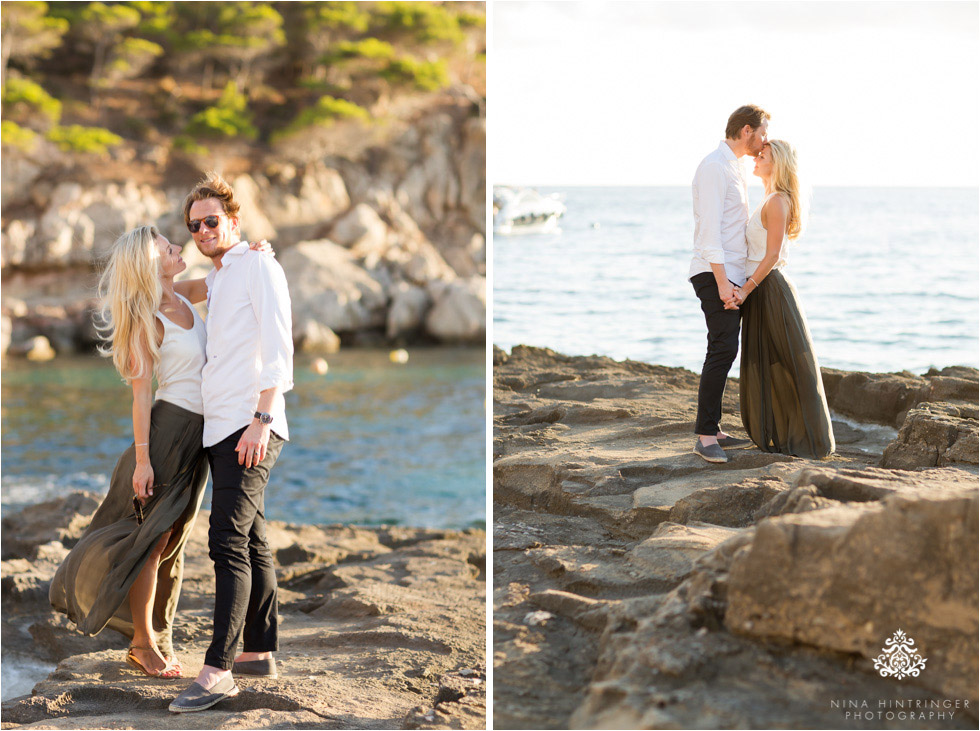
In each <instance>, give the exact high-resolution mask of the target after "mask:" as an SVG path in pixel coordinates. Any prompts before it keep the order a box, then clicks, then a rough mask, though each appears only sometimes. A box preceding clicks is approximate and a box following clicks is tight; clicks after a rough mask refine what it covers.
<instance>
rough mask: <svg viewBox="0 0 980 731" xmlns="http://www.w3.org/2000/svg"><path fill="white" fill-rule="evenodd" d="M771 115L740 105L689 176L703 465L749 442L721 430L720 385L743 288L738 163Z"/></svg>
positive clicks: (744, 193) (744, 200) (698, 449)
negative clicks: (738, 290) (701, 336)
mask: <svg viewBox="0 0 980 731" xmlns="http://www.w3.org/2000/svg"><path fill="white" fill-rule="evenodd" d="M768 127H769V113H768V112H766V111H765V110H763V109H761V108H759V107H757V106H755V105H748V106H744V107H739V108H738V109H736V110H735V111H734V112H733V113H732V115H731V116H730V117H729V118H728V124H727V125H726V127H725V139H724V140H723V141H722V142H721V144H719V145H718V148H717V149H716V150H714V151H713V152H711V153H710V154H709V155H708V156H707V157H706V158H704V160H702V161H701V164H700V165H699V166H698V169H697V172H695V174H694V183H693V186H692V188H693V193H694V257H693V258H692V259H691V269H690V272H689V274H688V279H689V280H690V281H691V284H692V285H693V286H694V291H695V293H696V294H697V296H698V299H700V300H701V311H702V312H704V319H705V323H706V324H707V326H708V352H707V355H705V358H704V366H703V367H702V368H701V383H700V386H699V387H698V415H697V422H696V424H695V427H694V433H695V434H697V435H698V440H697V442H696V443H695V445H694V452H695V454H699V455H701V457H703V458H704V459H706V460H707V461H708V462H727V461H728V457H726V456H725V451H724V449H722V447H739V446H744V445H747V444H749V443H750V442H749V441H748V440H746V439H735V438H734V437H730V436H728V435H727V434H725V433H724V432H723V431H722V430H721V425H720V422H721V401H722V397H723V396H724V394H725V381H726V380H727V378H728V371H729V370H730V369H731V367H732V363H733V362H734V360H735V356H736V355H737V354H738V331H739V323H740V317H741V312H740V311H739V310H738V308H737V306H736V305H737V303H738V302H737V299H736V298H735V287H736V286H737V287H741V286H742V285H743V284H745V274H746V273H745V258H746V244H745V225H746V224H747V223H748V220H749V195H748V183H747V182H746V179H745V173H744V171H743V170H742V166H741V163H740V162H739V158H741V157H742V156H743V155H758V154H759V153H760V152H761V151H762V148H763V146H764V145H765V143H766V134H767V131H768Z"/></svg>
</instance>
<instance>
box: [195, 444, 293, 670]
mask: <svg viewBox="0 0 980 731" xmlns="http://www.w3.org/2000/svg"><path fill="white" fill-rule="evenodd" d="M244 431H245V428H242V429H239V430H238V431H236V432H235V433H234V434H232V435H231V436H230V437H228V438H227V439H224V440H223V441H220V442H218V443H217V444H215V445H214V446H211V447H208V449H207V452H208V462H209V463H210V465H211V480H212V498H211V530H210V532H209V533H208V548H209V552H210V556H211V560H212V561H214V579H215V581H214V633H213V635H212V637H211V646H210V647H209V648H208V651H207V654H206V655H205V656H204V663H205V664H206V665H211V666H212V667H216V668H222V669H223V670H230V669H231V666H232V665H233V664H234V661H235V655H236V654H237V653H236V650H237V649H238V643H239V642H241V641H242V640H243V639H244V650H245V652H273V651H275V650H278V649H279V614H278V600H277V591H276V590H277V586H276V569H275V565H274V564H273V561H272V551H270V550H269V544H268V542H267V541H266V537H265V486H266V484H267V483H268V482H269V473H270V472H271V471H272V467H273V465H275V463H276V460H277V459H278V458H279V453H280V452H281V451H282V445H283V440H282V438H281V437H279V435H277V434H275V433H273V434H271V435H270V436H269V445H268V448H267V450H266V454H265V459H263V460H262V461H261V462H259V464H257V465H255V466H254V467H251V468H249V469H245V465H240V464H238V452H236V451H235V446H236V445H237V444H238V440H239V439H240V438H241V436H242V433H243V432H244Z"/></svg>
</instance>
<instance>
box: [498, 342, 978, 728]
mask: <svg viewBox="0 0 980 731" xmlns="http://www.w3.org/2000/svg"><path fill="white" fill-rule="evenodd" d="M823 376H824V383H825V386H826V391H827V395H828V400H829V402H830V407H831V410H832V412H833V414H834V431H835V435H836V438H837V445H838V446H837V452H836V454H834V455H833V456H832V457H830V458H829V459H827V460H821V461H813V460H806V459H800V458H796V457H790V456H784V455H778V454H768V453H764V452H761V451H760V450H758V449H756V448H754V447H753V448H747V449H739V450H729V457H730V461H729V462H728V463H727V464H725V465H708V464H707V463H705V462H703V461H702V460H701V459H700V458H699V457H697V456H696V455H694V454H692V452H691V448H692V446H693V439H694V437H693V436H692V424H693V422H694V416H695V410H696V402H697V387H698V376H697V374H694V373H692V372H690V371H687V370H684V369H681V368H668V367H663V366H655V365H648V364H645V363H638V362H631V361H625V362H616V361H613V360H611V359H609V358H605V357H597V356H592V357H568V356H563V355H560V354H558V353H555V352H553V351H550V350H546V349H538V348H530V347H524V346H518V347H515V348H514V349H513V351H512V352H511V353H510V354H507V353H505V352H504V351H502V350H500V349H497V348H495V349H494V450H493V487H494V524H493V548H494V560H493V572H494V574H493V585H494V595H493V606H494V612H493V615H494V623H493V624H494V626H493V651H494V721H493V723H494V727H495V728H501V729H505V728H618V729H624V728H976V725H977V718H978V712H977V702H978V698H977V685H978V668H977V654H978V653H977V637H978V621H977V617H978V601H977V590H978V586H977V574H978V557H977V546H978V490H977V484H978V478H977V475H978V469H977V462H978V440H977V433H978V431H977V426H978V422H977V417H978V413H977V411H978V410H977V400H978V372H977V370H975V369H970V368H947V369H944V370H942V371H930V372H929V373H928V374H926V375H925V376H915V375H913V374H911V373H894V374H869V373H849V372H843V371H834V370H829V369H825V370H824V372H823ZM724 413H725V421H724V423H723V427H724V428H726V429H728V430H729V431H730V432H731V433H734V434H735V435H737V436H741V437H744V436H745V433H744V431H743V430H742V429H741V425H740V421H739V416H738V382H737V380H734V379H732V380H730V381H729V384H728V388H727V389H726V393H725V401H724ZM899 631H901V632H902V633H904V640H911V641H912V642H913V643H914V646H915V653H912V652H911V650H909V653H910V654H911V655H915V654H917V655H919V656H920V657H922V658H924V668H921V669H920V670H918V671H917V674H915V675H912V676H910V675H906V676H905V677H903V678H898V677H885V676H883V675H881V674H880V672H879V671H878V669H877V668H876V661H877V662H878V663H879V666H880V664H881V663H882V662H886V663H887V662H888V661H889V660H890V659H891V654H892V652H891V651H892V649H893V646H892V645H888V644H887V643H889V642H890V641H892V640H895V639H897V640H898V645H896V646H895V647H900V646H902V642H903V636H897V633H898V632H899ZM906 647H907V645H906ZM909 664H910V665H914V664H915V658H914V657H912V661H911V662H910V663H909ZM894 666H895V667H900V666H901V663H897V662H896V663H894ZM886 667H892V666H891V665H887V664H886ZM889 714H890V715H889ZM910 714H915V715H910ZM938 714H945V715H938Z"/></svg>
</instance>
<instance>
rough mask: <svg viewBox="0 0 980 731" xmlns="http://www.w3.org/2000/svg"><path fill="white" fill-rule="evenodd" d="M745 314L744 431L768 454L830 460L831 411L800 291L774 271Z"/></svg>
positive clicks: (741, 393) (746, 305)
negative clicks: (797, 291)
mask: <svg viewBox="0 0 980 731" xmlns="http://www.w3.org/2000/svg"><path fill="white" fill-rule="evenodd" d="M741 309H742V360H741V366H740V375H739V400H740V408H741V411H742V424H743V425H744V426H745V431H747V432H748V433H749V437H750V438H751V439H752V441H753V442H755V445H756V446H757V447H758V448H759V449H761V450H762V451H763V452H779V453H782V454H793V455H796V456H798V457H809V458H811V459H822V458H824V457H826V456H828V455H829V454H831V453H832V452H833V451H834V449H835V444H834V432H833V429H832V428H831V423H830V410H829V409H828V408H827V397H826V395H825V393H824V388H823V378H822V376H821V375H820V367H819V365H818V363H817V356H816V354H815V353H814V351H813V341H812V339H811V338H810V330H809V328H808V327H807V323H806V317H804V315H803V310H802V308H801V307H800V302H799V297H798V296H797V294H796V287H794V286H793V283H792V282H791V281H790V280H789V279H788V278H787V277H786V276H785V275H784V274H783V273H782V272H781V271H779V270H778V269H774V270H772V271H771V272H770V273H769V275H768V276H767V277H766V278H765V279H763V280H762V283H761V284H760V285H759V288H758V289H757V290H756V291H754V292H752V294H750V295H749V296H748V298H747V299H746V300H745V302H744V303H743V304H742V307H741Z"/></svg>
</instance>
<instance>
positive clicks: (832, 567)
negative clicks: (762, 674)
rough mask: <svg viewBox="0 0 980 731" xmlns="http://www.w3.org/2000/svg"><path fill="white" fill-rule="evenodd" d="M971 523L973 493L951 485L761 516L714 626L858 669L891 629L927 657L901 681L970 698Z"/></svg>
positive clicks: (973, 632)
mask: <svg viewBox="0 0 980 731" xmlns="http://www.w3.org/2000/svg"><path fill="white" fill-rule="evenodd" d="M977 519H978V505H977V490H976V487H975V486H973V485H962V484H955V483H954V484H939V485H937V486H936V487H934V488H931V489H930V488H928V487H922V488H921V489H920V490H919V491H918V494H911V493H909V492H907V491H906V492H900V493H896V494H893V495H891V496H889V497H887V498H885V499H884V500H882V501H881V502H875V503H857V504H849V505H841V506H839V507H832V508H828V509H824V510H814V511H810V512H806V513H802V514H792V515H783V516H780V517H777V518H769V519H766V520H763V521H762V522H761V523H759V525H758V526H757V527H756V528H755V534H754V537H753V539H752V541H751V542H750V543H749V544H748V545H747V546H745V547H743V548H741V549H740V550H739V551H738V552H737V553H736V554H735V555H734V557H733V559H732V564H731V569H730V573H729V579H728V609H727V612H726V614H725V624H726V625H727V627H728V628H729V629H730V630H731V631H732V632H735V633H738V634H742V635H748V636H751V637H754V638H759V639H765V640H782V641H791V642H798V643H804V644H807V645H811V646H814V647H818V648H821V649H824V650H831V651H836V652H843V653H850V654H857V655H860V656H862V657H864V658H866V660H867V661H868V662H869V663H873V662H874V661H875V660H876V659H877V658H879V657H880V656H881V655H882V654H883V653H884V652H885V648H886V643H887V642H888V640H889V639H891V638H892V637H893V635H894V634H895V633H896V632H897V631H899V630H901V631H903V632H904V633H905V634H906V635H907V636H908V637H910V638H912V639H913V640H914V641H915V643H917V646H918V650H919V652H920V654H921V655H922V656H923V657H925V658H927V667H926V670H925V672H923V673H921V675H920V676H919V677H918V678H915V679H914V681H913V682H916V683H919V684H921V685H923V686H925V687H927V688H931V689H933V690H936V691H939V692H942V693H945V694H948V695H949V696H951V697H960V698H969V699H972V701H973V702H974V703H975V702H976V699H977V630H978V623H977V612H978V605H977V588H978V587H977V571H978V559H977V542H978V531H977Z"/></svg>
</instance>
